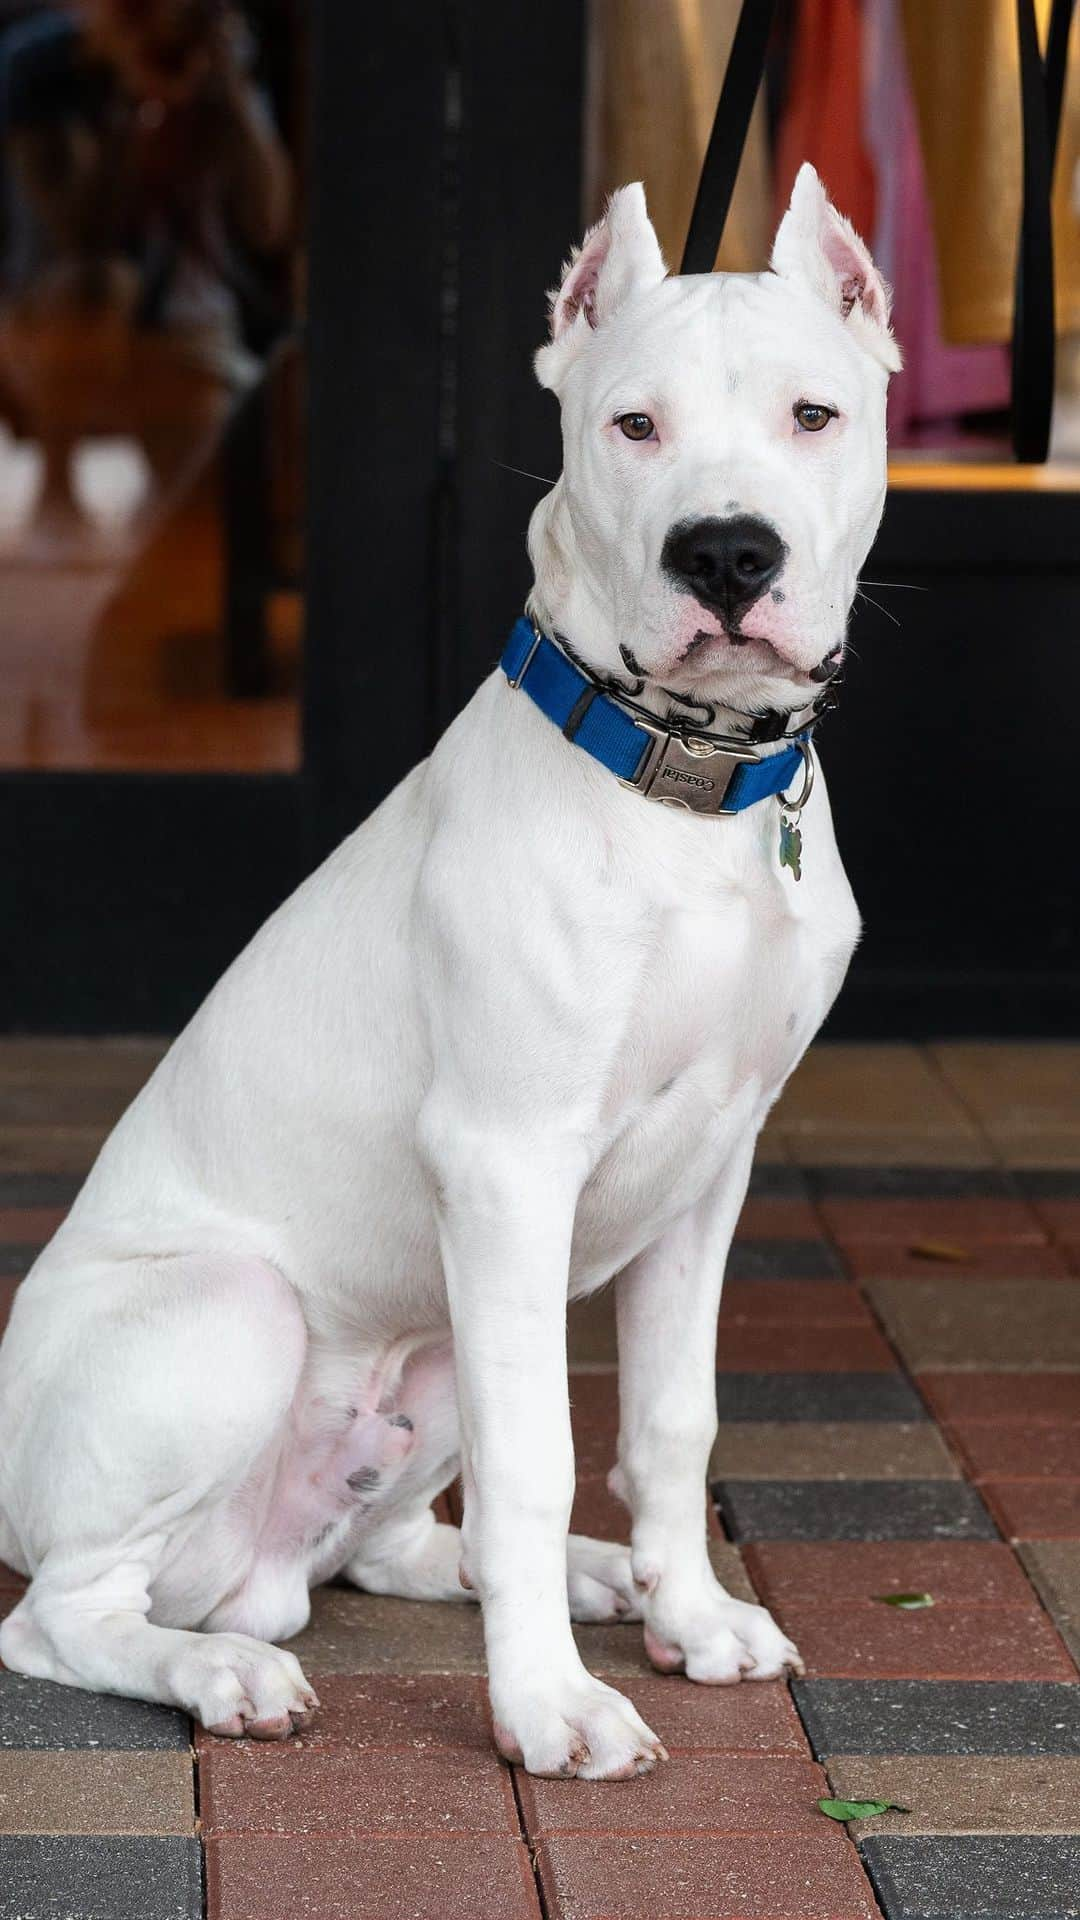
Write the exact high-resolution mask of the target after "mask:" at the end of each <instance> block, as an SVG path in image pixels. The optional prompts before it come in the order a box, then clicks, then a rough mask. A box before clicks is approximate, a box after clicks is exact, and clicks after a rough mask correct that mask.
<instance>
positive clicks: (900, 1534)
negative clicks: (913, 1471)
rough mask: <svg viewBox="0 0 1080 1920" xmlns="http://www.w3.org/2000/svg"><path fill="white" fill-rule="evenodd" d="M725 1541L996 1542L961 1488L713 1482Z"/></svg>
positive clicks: (979, 1507)
mask: <svg viewBox="0 0 1080 1920" xmlns="http://www.w3.org/2000/svg"><path fill="white" fill-rule="evenodd" d="M712 1496H713V1499H714V1500H715V1501H716V1503H717V1506H718V1507H719V1509H720V1513H721V1516H722V1518H723V1522H724V1525H725V1527H726V1528H727V1531H728V1533H729V1534H730V1535H731V1538H732V1539H733V1540H996V1539H997V1537H998V1534H997V1528H996V1527H995V1525H994V1523H993V1521H992V1520H991V1518H990V1515H989V1514H988V1513H987V1511H986V1508H985V1507H984V1506H983V1503H982V1501H981V1500H980V1498H979V1495H978V1494H977V1493H976V1491H975V1488H974V1487H969V1486H967V1485H966V1484H965V1483H964V1482H963V1481H962V1480H718V1481H716V1482H715V1483H714V1485H713V1487H712Z"/></svg>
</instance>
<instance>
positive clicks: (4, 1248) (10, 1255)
mask: <svg viewBox="0 0 1080 1920" xmlns="http://www.w3.org/2000/svg"><path fill="white" fill-rule="evenodd" d="M40 1251H41V1249H40V1247H24V1246H21V1245H18V1244H12V1243H10V1242H8V1241H3V1242H0V1274H3V1276H4V1277H5V1279H6V1278H7V1276H8V1274H15V1275H16V1276H17V1277H18V1278H19V1279H20V1280H21V1279H22V1276H23V1274H24V1273H29V1271H30V1268H31V1267H32V1266H33V1264H34V1261H35V1260H36V1259H37V1257H38V1254H39V1253H40Z"/></svg>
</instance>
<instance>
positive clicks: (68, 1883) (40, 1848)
mask: <svg viewBox="0 0 1080 1920" xmlns="http://www.w3.org/2000/svg"><path fill="white" fill-rule="evenodd" d="M202 1910H203V1909H202V1866H201V1862H200V1858H199V1842H198V1841H197V1840H195V1839H191V1840H185V1839H180V1838H175V1839H174V1838H169V1839H157V1838H149V1837H143V1836H140V1835H136V1836H128V1835H123V1836H121V1835H118V1834H93V1835H85V1834H63V1835H53V1834H48V1835H40V1836H39V1835H37V1834H35V1835H24V1834H17V1835H9V1836H7V1837H5V1838H0V1920H199V1917H200V1916H201V1914H202Z"/></svg>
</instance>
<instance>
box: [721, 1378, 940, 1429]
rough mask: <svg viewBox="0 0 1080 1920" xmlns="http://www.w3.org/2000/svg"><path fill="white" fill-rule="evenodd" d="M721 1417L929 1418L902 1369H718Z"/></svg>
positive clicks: (815, 1418)
mask: <svg viewBox="0 0 1080 1920" xmlns="http://www.w3.org/2000/svg"><path fill="white" fill-rule="evenodd" d="M716 1411H717V1414H718V1416H719V1418H720V1419H721V1420H925V1419H927V1418H928V1415H927V1411H926V1408H925V1407H924V1405H923V1403H922V1401H921V1400H920V1398H919V1396H918V1394H917V1393H916V1391H915V1388H914V1387H913V1386H912V1385H911V1382H910V1381H909V1380H905V1379H904V1376H903V1375H902V1374H900V1373H719V1374H717V1376H716Z"/></svg>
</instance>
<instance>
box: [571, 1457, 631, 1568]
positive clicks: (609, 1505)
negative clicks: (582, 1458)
mask: <svg viewBox="0 0 1080 1920" xmlns="http://www.w3.org/2000/svg"><path fill="white" fill-rule="evenodd" d="M613 1461H614V1456H612V1462H609V1464H612V1463H613ZM570 1531H571V1533H587V1534H588V1535H589V1536H590V1538H591V1539H593V1540H615V1541H617V1542H618V1544H619V1545H620V1546H624V1547H625V1546H629V1544H630V1514H629V1511H628V1509H627V1508H626V1507H624V1506H623V1503H622V1501H621V1500H616V1498H615V1495H614V1494H613V1493H609V1492H608V1489H607V1482H606V1481H605V1479H604V1476H603V1474H601V1473H590V1474H584V1475H581V1474H579V1476H578V1483H577V1487H576V1488H575V1491H574V1505H573V1509H572V1511H571V1514H570Z"/></svg>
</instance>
